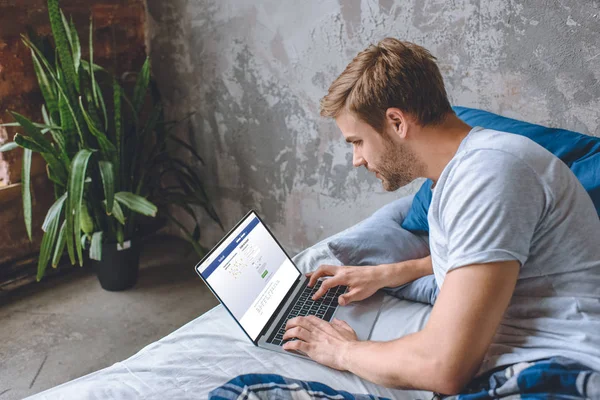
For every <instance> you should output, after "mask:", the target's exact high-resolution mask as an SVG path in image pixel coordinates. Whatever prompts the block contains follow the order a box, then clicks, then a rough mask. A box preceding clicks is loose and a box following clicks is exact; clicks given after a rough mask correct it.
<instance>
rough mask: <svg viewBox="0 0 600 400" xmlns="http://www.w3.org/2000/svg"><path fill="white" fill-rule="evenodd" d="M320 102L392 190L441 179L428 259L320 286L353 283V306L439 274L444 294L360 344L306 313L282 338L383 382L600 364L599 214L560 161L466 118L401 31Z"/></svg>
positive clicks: (443, 383)
mask: <svg viewBox="0 0 600 400" xmlns="http://www.w3.org/2000/svg"><path fill="white" fill-rule="evenodd" d="M321 114H322V115H323V116H326V117H331V118H334V119H335V121H336V123H337V125H338V127H339V128H340V130H341V131H342V134H343V135H344V137H345V139H346V141H347V142H349V143H351V144H352V146H353V153H354V159H353V163H354V166H355V167H360V166H364V167H365V168H367V169H368V170H369V171H371V172H373V173H374V174H375V175H376V176H377V177H378V178H379V179H380V180H381V182H382V184H383V187H384V188H385V190H387V191H394V190H396V189H398V188H399V187H401V186H403V185H406V184H407V183H409V182H411V181H412V180H414V179H415V178H419V177H425V178H429V179H432V180H433V182H434V188H433V198H432V202H431V206H430V210H429V216H428V218H429V226H430V247H431V256H430V257H428V258H426V259H423V260H417V261H415V262H414V263H412V264H411V263H404V264H398V265H396V266H393V267H388V268H386V267H385V266H374V267H371V268H364V267H330V266H325V267H321V268H319V269H318V270H317V271H316V272H314V273H313V274H312V276H311V282H312V283H314V282H315V281H316V279H318V278H320V277H323V276H332V278H330V279H329V280H326V281H325V282H324V283H323V286H322V290H321V292H320V293H318V294H317V297H318V296H320V295H322V293H323V292H324V291H325V290H327V288H328V287H331V286H335V285H348V286H349V292H348V294H347V295H346V296H345V297H343V298H342V299H340V304H347V303H348V302H350V301H355V300H360V299H363V298H365V297H368V296H369V295H371V294H373V293H374V292H375V291H376V290H377V289H380V288H382V287H385V286H393V285H391V284H390V283H392V282H393V283H395V284H396V285H400V284H402V283H405V282H407V281H410V280H412V279H415V278H418V277H419V276H424V275H426V274H431V273H433V274H434V275H435V278H436V282H437V284H438V286H439V287H440V294H439V297H438V299H437V302H436V304H435V306H434V307H433V310H432V312H431V317H430V319H429V321H428V323H427V325H426V326H425V327H424V329H423V330H422V331H420V332H418V333H415V334H412V335H408V336H405V337H402V338H400V339H397V340H393V341H390V342H369V341H367V342H359V341H357V340H356V335H355V334H354V332H353V331H352V329H351V328H350V327H349V326H348V325H346V324H345V323H343V322H340V321H334V322H332V323H328V322H324V321H322V320H320V319H317V318H316V317H315V318H313V317H308V318H303V317H302V318H296V319H292V320H290V321H289V322H288V325H287V332H286V334H285V336H284V339H289V338H298V339H299V340H295V341H291V342H288V343H286V344H285V346H284V348H285V349H287V350H297V351H302V352H304V353H306V354H307V355H308V356H310V357H311V358H313V359H314V360H315V361H317V362H319V363H322V364H325V365H328V366H330V367H332V368H336V369H339V370H345V371H350V372H353V373H354V374H356V375H359V376H361V377H363V378H365V379H367V380H370V381H373V382H375V383H379V384H381V385H384V386H388V387H401V388H416V389H424V390H431V391H434V392H439V393H445V394H453V393H459V392H460V391H461V390H463V388H464V387H465V385H467V383H469V382H470V381H471V380H472V379H473V377H474V376H476V375H478V374H482V373H484V372H486V371H489V370H491V369H494V368H496V367H500V366H505V365H512V364H516V363H522V362H525V361H533V360H540V359H546V358H550V357H555V356H560V357H566V358H568V359H570V360H574V361H577V362H578V363H581V364H583V365H585V366H587V367H589V368H591V369H593V370H596V371H598V370H600V246H599V241H600V220H599V218H598V216H597V215H596V211H595V209H594V206H593V203H592V201H591V199H590V197H589V195H588V194H587V193H586V192H585V190H584V188H583V187H582V186H581V184H580V183H579V182H578V180H577V178H576V177H575V176H574V175H573V173H572V172H571V171H570V170H569V168H568V167H567V166H566V165H564V163H562V162H561V161H560V160H559V159H557V158H556V157H554V156H553V155H552V154H551V153H549V152H548V151H546V150H545V149H543V148H542V147H540V146H538V145H537V144H535V143H534V142H532V141H530V140H528V139H526V138H523V137H520V136H517V135H511V134H507V133H503V132H496V131H491V130H486V129H482V128H477V127H475V128H472V127H470V126H468V125H466V124H465V123H464V122H462V121H461V120H460V119H459V118H458V117H457V116H456V115H455V114H454V113H453V111H452V109H451V107H450V104H449V101H448V99H447V95H446V91H445V88H444V83H443V80H442V77H441V75H440V72H439V70H438V67H437V65H436V64H435V58H434V57H433V56H432V55H431V54H430V53H429V52H428V51H427V50H425V49H424V48H422V47H420V46H417V45H415V44H412V43H407V42H401V41H399V40H396V39H391V38H388V39H385V40H383V41H381V42H380V43H378V44H377V45H373V46H370V47H369V48H367V49H366V50H364V51H363V52H361V53H360V54H358V55H357V56H356V58H355V59H354V60H353V61H352V62H351V63H350V64H349V65H348V66H347V68H346V69H345V71H344V72H343V73H342V74H341V75H340V76H339V77H338V78H337V79H336V80H335V81H334V82H333V84H332V85H331V87H330V88H329V93H328V94H327V96H325V98H324V99H323V100H322V103H321ZM407 266H413V268H408V267H407ZM398 323H402V322H401V321H398ZM596 376H597V375H596Z"/></svg>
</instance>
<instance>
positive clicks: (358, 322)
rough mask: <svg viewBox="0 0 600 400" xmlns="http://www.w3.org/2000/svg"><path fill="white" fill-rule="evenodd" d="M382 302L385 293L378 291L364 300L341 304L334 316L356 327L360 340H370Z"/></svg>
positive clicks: (353, 327)
mask: <svg viewBox="0 0 600 400" xmlns="http://www.w3.org/2000/svg"><path fill="white" fill-rule="evenodd" d="M382 302H383V293H381V292H377V293H375V294H374V295H373V296H371V297H369V298H368V299H365V300H363V301H359V302H357V303H350V304H349V305H347V306H339V307H338V308H337V310H336V311H335V314H333V317H334V318H337V319H341V320H342V321H346V322H347V323H348V325H350V326H351V327H352V329H354V331H355V332H356V335H357V336H358V339H359V340H368V339H369V337H370V336H371V332H372V330H373V326H374V325H375V322H376V320H377V317H378V316H379V311H380V309H381V304H382Z"/></svg>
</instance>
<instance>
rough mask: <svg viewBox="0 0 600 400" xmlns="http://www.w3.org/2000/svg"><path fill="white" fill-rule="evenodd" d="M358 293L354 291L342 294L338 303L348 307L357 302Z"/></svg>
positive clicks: (356, 290)
mask: <svg viewBox="0 0 600 400" xmlns="http://www.w3.org/2000/svg"><path fill="white" fill-rule="evenodd" d="M358 292H359V291H358V289H352V290H350V291H349V292H348V293H344V294H342V295H341V296H340V297H338V303H339V304H340V306H347V305H348V304H350V303H352V302H353V301H356V300H357V299H356V295H357V294H358Z"/></svg>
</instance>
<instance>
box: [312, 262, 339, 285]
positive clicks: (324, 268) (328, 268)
mask: <svg viewBox="0 0 600 400" xmlns="http://www.w3.org/2000/svg"><path fill="white" fill-rule="evenodd" d="M338 268H339V267H338V266H337V265H327V264H324V265H321V266H320V267H319V268H317V270H315V271H313V272H311V275H310V281H309V282H308V286H309V287H313V285H314V284H315V283H317V280H319V278H322V277H324V276H331V275H334V274H335V271H336V270H337V269H338Z"/></svg>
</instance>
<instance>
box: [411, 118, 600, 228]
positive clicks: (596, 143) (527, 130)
mask: <svg viewBox="0 0 600 400" xmlns="http://www.w3.org/2000/svg"><path fill="white" fill-rule="evenodd" d="M452 108H453V109H454V111H455V112H456V115H457V116H458V117H459V118H460V119H462V120H463V121H465V122H466V123H467V124H469V125H471V126H481V127H483V128H488V129H494V130H497V131H503V132H510V133H514V134H517V135H521V136H526V137H528V138H530V139H531V140H533V141H534V142H536V143H537V144H539V145H540V146H543V147H545V148H546V149H547V150H548V151H550V152H551V153H553V154H554V155H555V156H557V157H558V158H560V159H561V160H562V161H563V162H564V163H565V164H567V165H568V166H569V168H570V169H571V171H573V173H574V174H575V176H576V177H577V179H579V181H580V182H581V184H582V185H583V187H584V188H585V190H586V191H587V192H588V193H589V195H590V197H591V198H592V201H593V202H594V205H595V206H596V212H597V213H598V215H600V138H598V137H594V136H588V135H583V134H581V133H577V132H572V131H567V130H565V129H556V128H546V127H544V126H541V125H534V124H530V123H528V122H523V121H517V120H515V119H511V118H506V117H501V116H499V115H496V114H492V113H490V112H487V111H482V110H477V109H474V108H466V107H452ZM431 185H432V181H431V180H429V179H428V180H427V181H426V182H425V183H424V184H423V185H422V186H421V188H420V189H419V191H418V192H417V194H416V195H415V198H414V200H413V204H412V205H411V209H410V211H409V212H408V215H407V216H406V218H405V220H404V222H403V223H402V227H403V228H404V229H406V230H409V231H411V232H415V233H420V234H422V233H425V232H429V224H428V223H427V211H428V210H429V204H430V203H431Z"/></svg>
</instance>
